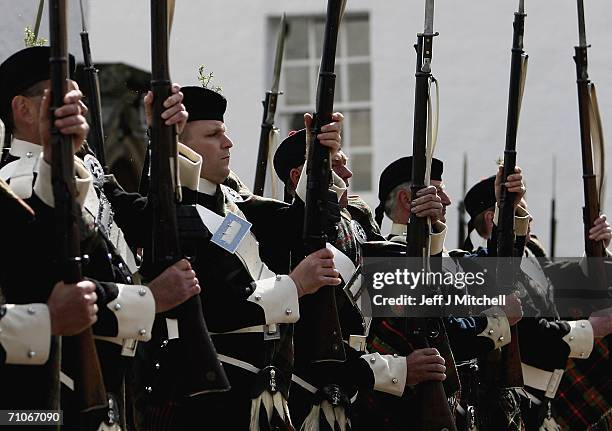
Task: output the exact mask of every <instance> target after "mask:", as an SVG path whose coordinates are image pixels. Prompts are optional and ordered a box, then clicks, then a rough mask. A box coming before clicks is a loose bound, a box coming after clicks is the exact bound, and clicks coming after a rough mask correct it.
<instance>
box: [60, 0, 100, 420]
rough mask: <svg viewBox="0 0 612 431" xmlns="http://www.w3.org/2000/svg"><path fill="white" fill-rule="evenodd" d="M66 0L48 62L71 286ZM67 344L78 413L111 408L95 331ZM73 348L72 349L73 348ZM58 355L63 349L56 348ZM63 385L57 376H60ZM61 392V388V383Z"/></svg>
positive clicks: (74, 276)
mask: <svg viewBox="0 0 612 431" xmlns="http://www.w3.org/2000/svg"><path fill="white" fill-rule="evenodd" d="M66 24H67V21H66V0H51V1H50V2H49V38H50V45H51V56H50V58H49V67H50V79H51V107H50V109H49V116H50V118H51V146H52V148H53V152H52V161H51V164H52V171H51V182H52V185H53V197H54V199H55V235H56V238H55V239H56V241H55V242H56V244H57V247H58V249H57V252H58V260H59V268H60V273H61V274H62V280H63V281H64V283H68V284H73V283H78V282H79V281H81V280H83V275H82V273H81V251H80V238H79V221H80V217H81V208H80V207H79V204H78V203H77V201H76V200H75V196H76V185H75V181H74V147H73V144H72V138H71V137H70V136H66V135H63V134H62V133H61V132H60V131H59V129H58V128H57V127H55V126H54V120H55V115H54V112H55V110H56V109H57V108H60V107H61V106H63V105H64V96H65V94H66V93H67V88H68V87H67V86H68V49H67V36H66V35H67V30H66ZM71 338H72V339H67V340H66V341H67V343H66V344H67V345H68V344H69V345H70V347H71V348H70V349H66V350H65V351H69V352H70V355H69V356H68V357H66V358H64V363H65V367H64V368H65V369H67V370H70V372H72V373H74V382H75V393H76V396H77V397H78V403H79V411H81V412H89V411H92V410H97V409H104V408H106V407H108V400H107V397H106V391H105V388H104V380H103V378H102V371H101V368H100V361H99V359H98V354H97V352H96V346H95V344H94V340H93V334H92V331H91V328H88V329H86V330H84V331H83V332H81V333H80V334H78V335H76V336H74V337H71ZM72 347H74V350H73V349H72ZM58 354H59V349H58ZM57 379H58V381H59V373H58V375H57ZM58 387H59V383H58Z"/></svg>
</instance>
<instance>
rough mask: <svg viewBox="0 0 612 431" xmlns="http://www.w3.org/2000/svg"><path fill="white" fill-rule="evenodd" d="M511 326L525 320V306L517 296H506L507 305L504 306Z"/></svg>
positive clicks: (512, 294)
mask: <svg viewBox="0 0 612 431" xmlns="http://www.w3.org/2000/svg"><path fill="white" fill-rule="evenodd" d="M502 309H503V310H504V313H505V314H506V317H507V318H508V323H509V324H510V326H513V325H516V324H517V323H518V322H519V321H520V320H521V319H522V318H523V306H522V304H521V300H520V299H519V298H518V296H516V294H514V293H511V294H509V295H506V305H503V306H502Z"/></svg>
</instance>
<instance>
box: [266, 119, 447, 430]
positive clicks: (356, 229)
mask: <svg viewBox="0 0 612 431" xmlns="http://www.w3.org/2000/svg"><path fill="white" fill-rule="evenodd" d="M305 152H306V131H305V130H300V131H298V132H295V133H292V134H290V136H289V137H288V138H286V139H285V140H284V141H283V142H282V143H281V144H280V145H279V148H278V149H277V151H276V154H275V156H274V168H275V170H276V173H277V175H278V176H279V178H280V179H281V180H282V181H283V182H284V183H285V189H286V191H288V192H289V193H290V194H291V195H293V196H294V197H295V198H294V201H293V203H292V206H291V209H290V213H291V214H292V216H291V217H292V218H291V220H292V222H291V223H290V224H291V226H296V227H297V229H295V230H294V231H292V232H291V233H290V234H289V235H290V236H289V237H288V240H286V241H285V244H286V245H285V248H284V253H283V254H284V255H287V251H290V253H291V255H292V256H296V255H297V256H299V253H300V246H299V244H301V243H302V242H303V240H302V238H301V235H302V233H301V229H300V227H301V225H302V224H303V211H304V204H303V199H304V191H305V190H304V186H305V182H304V180H305V176H304V177H302V175H301V174H302V172H303V165H304V163H305ZM346 162H347V158H346V156H345V155H344V154H343V153H342V151H339V152H338V153H337V154H335V155H334V156H333V157H332V169H333V173H334V175H333V176H334V179H335V180H334V182H335V187H334V190H336V191H337V195H338V202H339V207H340V217H338V218H337V219H336V220H335V223H330V224H331V225H332V227H333V231H332V232H330V234H329V235H330V237H331V238H333V240H332V241H330V242H331V244H332V245H333V246H335V247H336V248H337V249H338V251H339V252H340V253H342V254H344V255H345V256H346V257H345V259H346V258H348V259H349V260H350V263H352V270H351V271H348V275H345V274H343V278H344V281H345V282H348V281H349V279H350V277H351V275H352V273H351V272H352V271H354V269H355V266H357V265H359V263H360V261H361V253H362V250H361V248H362V244H363V243H365V242H367V241H382V240H384V238H383V237H382V236H381V235H380V231H379V229H378V226H377V225H376V223H374V220H373V216H372V212H371V210H370V209H369V207H368V206H367V204H365V202H363V201H362V200H361V199H360V198H359V197H358V196H348V194H347V191H346V188H347V185H348V184H347V182H348V180H349V179H350V178H351V176H352V172H351V171H350V170H349V169H348V168H347V167H346ZM288 224H289V223H288ZM278 249H282V247H280V246H277V251H278ZM273 260H274V261H275V262H276V264H280V263H281V262H280V261H282V256H279V257H277V258H276V259H273ZM283 264H284V265H287V264H290V263H287V262H285V263H283ZM336 302H337V306H338V313H339V319H340V324H341V327H342V333H343V338H344V340H345V342H346V345H345V347H346V350H347V356H348V360H347V362H345V363H343V364H342V365H341V366H339V367H329V369H330V370H333V375H334V376H333V377H334V378H335V379H336V380H331V381H333V382H335V383H339V384H340V386H341V389H342V390H343V391H345V393H346V396H347V398H351V397H352V398H353V401H354V399H355V398H356V395H357V391H359V396H360V398H363V397H364V394H368V393H370V392H372V391H373V390H375V391H377V392H386V393H389V394H392V396H391V398H393V397H399V396H401V395H402V393H403V392H404V388H406V387H407V384H408V385H412V384H416V383H419V382H421V381H424V380H427V379H429V378H436V379H443V378H444V366H443V364H442V362H443V361H442V358H441V357H439V356H438V355H437V354H434V353H436V352H434V351H433V350H431V351H430V350H420V351H419V352H417V353H416V354H415V355H413V357H412V358H410V359H406V358H405V357H403V356H398V355H393V354H388V355H384V354H383V355H381V354H379V353H368V352H367V351H366V349H365V340H366V336H367V332H368V328H369V323H370V320H371V319H370V318H369V317H364V316H362V315H361V312H360V309H359V305H358V304H360V300H359V299H358V300H357V301H352V300H351V299H349V297H348V296H347V295H346V294H345V293H344V292H343V291H342V290H337V291H336ZM302 336H307V335H306V334H303V335H302ZM300 341H301V340H299V339H296V346H297V345H298V343H300ZM297 349H298V347H296V350H297ZM364 361H365V363H367V364H368V367H366V366H364V365H365V364H364ZM411 365H412V366H411ZM317 372H318V373H320V374H325V370H323V371H317ZM296 374H298V376H300V377H301V378H302V379H305V380H306V381H311V382H313V383H315V384H316V382H317V379H320V376H317V375H313V374H316V373H314V372H313V371H312V370H310V369H309V368H308V365H307V364H304V363H302V365H301V368H300V369H297V368H296ZM309 386H313V385H309ZM291 396H292V399H291V402H292V406H293V411H294V413H295V414H294V416H297V414H299V415H300V417H301V418H303V417H304V416H305V415H306V414H307V413H308V409H309V408H310V405H312V404H315V406H316V405H317V404H319V402H320V400H317V397H313V395H312V394H310V393H309V392H308V389H306V385H296V386H295V387H294V388H292V393H291ZM313 398H314V400H313ZM361 410H362V405H361V404H360V403H359V404H353V406H352V408H351V409H350V415H349V411H348V410H347V411H346V415H347V417H348V418H349V419H351V426H352V427H354V428H353V429H362V428H363V429H368V428H367V427H368V426H369V424H366V423H361V422H362V419H361V416H362V415H364V414H365V412H362V411H361ZM330 426H333V424H332V423H330Z"/></svg>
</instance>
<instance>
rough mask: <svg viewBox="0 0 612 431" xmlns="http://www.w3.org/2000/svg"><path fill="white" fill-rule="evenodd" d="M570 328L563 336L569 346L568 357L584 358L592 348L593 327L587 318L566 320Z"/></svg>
mask: <svg viewBox="0 0 612 431" xmlns="http://www.w3.org/2000/svg"><path fill="white" fill-rule="evenodd" d="M568 323H569V325H570V327H571V328H572V329H571V330H570V332H569V334H567V335H566V336H565V337H563V341H565V342H566V343H567V344H568V345H569V346H570V354H569V357H570V358H580V359H586V358H588V357H589V356H590V355H591V351H592V350H593V342H594V340H595V339H594V337H593V327H592V326H591V322H589V321H588V320H572V321H570V322H568Z"/></svg>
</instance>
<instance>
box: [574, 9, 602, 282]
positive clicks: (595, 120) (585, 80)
mask: <svg viewBox="0 0 612 431" xmlns="http://www.w3.org/2000/svg"><path fill="white" fill-rule="evenodd" d="M578 34H579V42H578V46H576V47H575V55H574V61H575V62H576V83H577V85H578V113H579V116H580V145H581V148H582V179H583V186H584V207H583V208H582V220H583V223H584V250H585V254H586V256H587V257H590V258H596V259H588V271H589V278H591V279H592V280H594V283H595V286H596V287H597V288H602V289H605V288H607V286H608V284H607V276H606V270H605V266H604V260H603V257H605V256H606V251H605V248H604V245H603V242H602V241H594V240H592V239H589V230H590V229H591V227H592V226H593V223H594V222H595V220H596V219H597V218H598V217H599V211H600V202H601V198H602V195H601V194H602V192H603V174H604V160H603V148H604V145H603V133H602V130H601V119H600V118H599V108H598V106H597V96H596V92H595V85H594V84H593V83H592V82H591V80H590V79H589V74H588V57H587V49H588V48H589V45H587V41H586V30H585V21H584V3H583V0H578ZM594 151H600V152H601V157H599V160H598V162H599V166H595V160H594V159H595V157H594V154H593V152H594ZM596 169H597V170H598V171H599V172H596V171H595V170H596ZM598 174H599V175H598Z"/></svg>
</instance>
